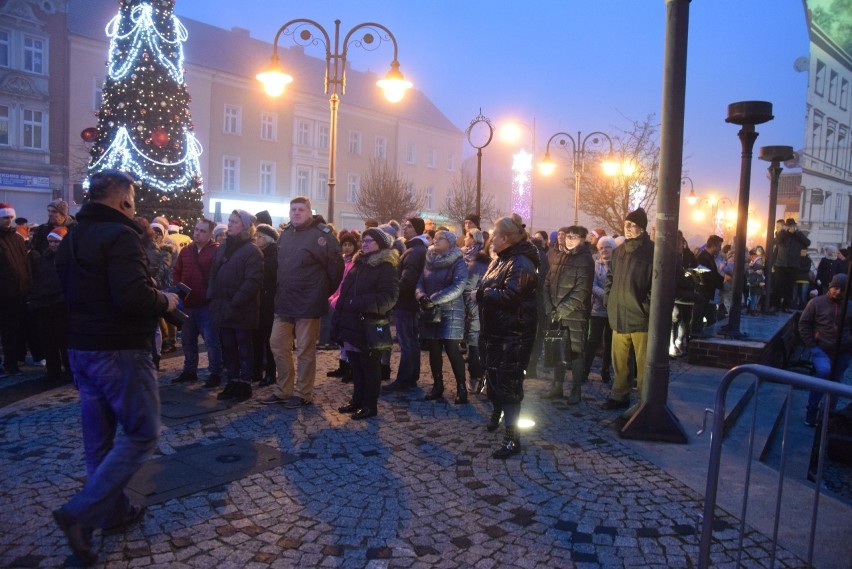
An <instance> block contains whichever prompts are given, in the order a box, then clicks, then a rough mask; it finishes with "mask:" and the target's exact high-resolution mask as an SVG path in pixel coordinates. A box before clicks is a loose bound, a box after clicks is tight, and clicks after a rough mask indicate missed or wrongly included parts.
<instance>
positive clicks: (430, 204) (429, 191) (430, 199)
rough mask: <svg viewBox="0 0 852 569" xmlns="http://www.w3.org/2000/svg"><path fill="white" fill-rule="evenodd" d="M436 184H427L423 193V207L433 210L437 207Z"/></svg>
mask: <svg viewBox="0 0 852 569" xmlns="http://www.w3.org/2000/svg"><path fill="white" fill-rule="evenodd" d="M434 204H435V186H426V191H425V192H424V193H423V208H424V209H428V210H432V209H434V208H435V205H434Z"/></svg>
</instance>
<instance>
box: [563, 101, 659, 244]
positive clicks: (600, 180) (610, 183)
mask: <svg viewBox="0 0 852 569" xmlns="http://www.w3.org/2000/svg"><path fill="white" fill-rule="evenodd" d="M658 130H659V124H658V123H657V122H656V117H655V115H653V114H651V115H648V116H647V117H646V118H645V120H643V121H632V126H631V127H630V129H629V130H622V131H621V133H620V134H619V135H617V136H614V137H612V144H613V154H614V156H612V157H608V156H605V155H603V154H596V155H589V156H586V168H585V173H584V174H583V183H582V186H581V191H582V196H581V199H580V209H581V210H583V211H584V212H586V213H587V214H589V215H590V216H592V217H593V218H594V219H595V221H596V222H597V223H600V225H601V226H603V227H605V228H607V230H608V232H609V233H617V234H621V233H623V232H624V227H623V226H624V218H625V217H626V216H627V214H628V213H630V212H631V211H633V210H634V209H636V208H637V207H640V206H641V207H643V208H644V209H645V210H648V209H649V208H651V207H652V206H653V205H654V203H655V202H656V201H657V189H658V183H657V170H658V169H659V163H660V147H659V142H658V141H659V138H658ZM604 160H612V161H613V162H615V164H616V165H617V167H616V168H615V169H614V170H615V173H614V174H613V173H610V174H607V173H605V172H604V169H603V168H601V167H599V164H600V163H601V162H602V161H604ZM565 185H566V186H568V187H572V188H573V186H574V180H573V179H566V180H565Z"/></svg>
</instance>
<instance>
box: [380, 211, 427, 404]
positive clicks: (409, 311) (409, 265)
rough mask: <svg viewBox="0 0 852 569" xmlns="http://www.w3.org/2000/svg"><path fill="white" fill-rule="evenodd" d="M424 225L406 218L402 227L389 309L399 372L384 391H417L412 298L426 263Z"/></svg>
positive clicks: (417, 348)
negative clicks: (402, 248)
mask: <svg viewBox="0 0 852 569" xmlns="http://www.w3.org/2000/svg"><path fill="white" fill-rule="evenodd" d="M425 233H426V222H424V221H423V220H422V219H421V218H419V217H410V218H408V220H407V221H406V222H405V224H404V225H403V226H402V235H403V237H404V238H405V253H403V254H402V258H401V259H400V261H399V298H398V299H397V302H396V306H395V307H394V309H393V314H394V319H395V320H396V337H397V339H398V340H399V369H397V372H396V380H395V381H393V382H392V383H390V384H389V385H387V386H386V387H385V388H384V390H385V391H408V390H410V389H414V388H415V387H417V380H418V379H419V378H420V341H419V338H418V331H417V311H418V310H419V308H420V304H419V303H418V302H417V299H416V298H415V296H414V293H415V290H416V289H417V281H418V279H420V273H422V272H423V266H424V265H425V263H426V250H427V249H428V248H429V242H428V241H429V238H428V237H427V236H426V235H425Z"/></svg>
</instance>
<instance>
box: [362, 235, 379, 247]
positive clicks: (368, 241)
mask: <svg viewBox="0 0 852 569" xmlns="http://www.w3.org/2000/svg"><path fill="white" fill-rule="evenodd" d="M375 242H376V240H375V239H370V238H369V237H362V238H361V244H362V245H369V244H370V243H375Z"/></svg>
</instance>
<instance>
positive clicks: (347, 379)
mask: <svg viewBox="0 0 852 569" xmlns="http://www.w3.org/2000/svg"><path fill="white" fill-rule="evenodd" d="M344 363H345V364H346V371H344V372H343V375H342V376H340V381H341V382H342V383H352V366H351V365H349V362H344Z"/></svg>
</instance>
